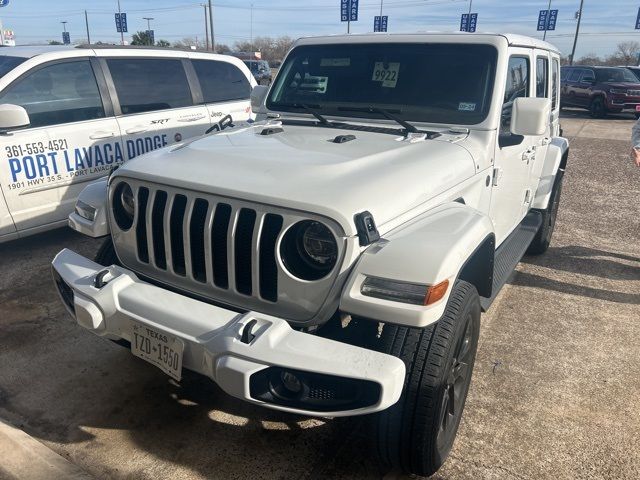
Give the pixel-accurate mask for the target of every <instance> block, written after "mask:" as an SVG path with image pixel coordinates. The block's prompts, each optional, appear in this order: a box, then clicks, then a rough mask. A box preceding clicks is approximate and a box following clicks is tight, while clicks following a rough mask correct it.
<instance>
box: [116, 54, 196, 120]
mask: <svg viewBox="0 0 640 480" xmlns="http://www.w3.org/2000/svg"><path fill="white" fill-rule="evenodd" d="M107 65H108V66H109V71H110V72H111V78H113V83H114V85H115V87H116V93H117V94H118V100H119V101H120V108H121V110H122V113H123V114H130V113H142V112H152V111H155V110H166V109H169V108H180V107H187V106H190V105H193V100H192V97H191V89H190V88H189V81H188V80H187V74H186V73H185V71H184V67H183V66H182V60H180V59H165V58H157V59H156V58H154V59H151V58H111V59H108V60H107Z"/></svg>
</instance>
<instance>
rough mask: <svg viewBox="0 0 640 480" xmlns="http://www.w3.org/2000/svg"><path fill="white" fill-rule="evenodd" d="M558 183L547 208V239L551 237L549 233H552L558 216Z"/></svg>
mask: <svg viewBox="0 0 640 480" xmlns="http://www.w3.org/2000/svg"><path fill="white" fill-rule="evenodd" d="M560 188H561V186H560V184H558V187H557V189H556V191H555V192H554V194H553V199H552V200H551V208H550V209H549V228H548V229H547V232H548V233H547V240H550V239H551V235H553V230H554V228H555V227H556V217H557V216H558V207H559V205H560Z"/></svg>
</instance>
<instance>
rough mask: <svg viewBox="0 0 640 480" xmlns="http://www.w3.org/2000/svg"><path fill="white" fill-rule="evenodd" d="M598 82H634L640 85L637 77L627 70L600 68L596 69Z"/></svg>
mask: <svg viewBox="0 0 640 480" xmlns="http://www.w3.org/2000/svg"><path fill="white" fill-rule="evenodd" d="M596 80H597V81H598V82H633V83H638V79H637V78H636V76H635V75H634V74H633V73H631V72H630V71H629V70H627V69H626V68H598V69H596Z"/></svg>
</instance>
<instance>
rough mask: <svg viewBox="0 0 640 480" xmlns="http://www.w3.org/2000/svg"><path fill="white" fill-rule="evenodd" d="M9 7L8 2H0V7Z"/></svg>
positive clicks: (4, 0)
mask: <svg viewBox="0 0 640 480" xmlns="http://www.w3.org/2000/svg"><path fill="white" fill-rule="evenodd" d="M7 5H9V0H0V7H6V6H7Z"/></svg>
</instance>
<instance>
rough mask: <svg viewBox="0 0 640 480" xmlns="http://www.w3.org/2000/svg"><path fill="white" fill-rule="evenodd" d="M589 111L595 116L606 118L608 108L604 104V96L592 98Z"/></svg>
mask: <svg viewBox="0 0 640 480" xmlns="http://www.w3.org/2000/svg"><path fill="white" fill-rule="evenodd" d="M589 113H590V114H591V116H592V117H593V118H604V117H605V116H606V115H607V109H606V108H605V106H604V101H603V100H602V97H596V98H594V99H593V100H591V105H589Z"/></svg>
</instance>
